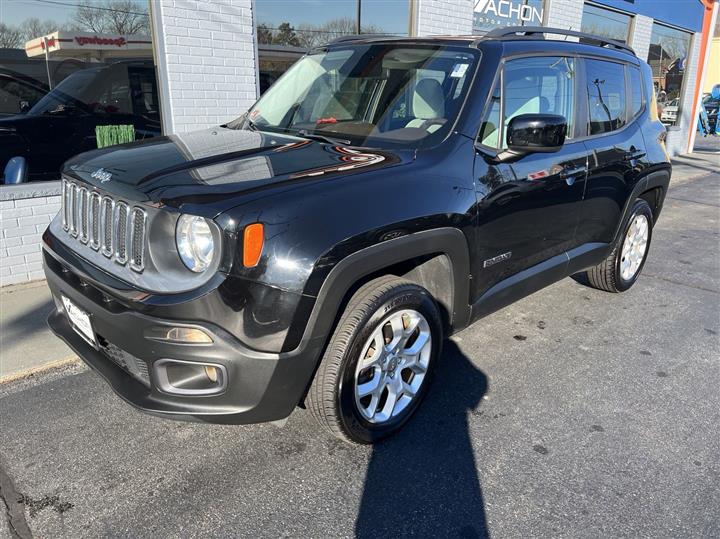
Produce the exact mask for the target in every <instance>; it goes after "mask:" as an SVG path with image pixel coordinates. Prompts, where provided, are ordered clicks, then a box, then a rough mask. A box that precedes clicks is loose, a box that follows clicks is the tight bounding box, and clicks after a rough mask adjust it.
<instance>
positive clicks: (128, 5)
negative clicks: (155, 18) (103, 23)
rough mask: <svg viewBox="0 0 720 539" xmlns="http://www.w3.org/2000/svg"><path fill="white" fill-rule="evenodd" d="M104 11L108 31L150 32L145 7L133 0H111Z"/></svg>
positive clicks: (118, 32)
mask: <svg viewBox="0 0 720 539" xmlns="http://www.w3.org/2000/svg"><path fill="white" fill-rule="evenodd" d="M108 7H109V8H110V9H111V11H106V17H107V25H108V30H109V31H110V32H114V33H116V34H148V33H149V32H150V28H149V19H148V10H147V7H145V6H141V5H140V4H138V3H137V2H135V0H111V1H110V2H108Z"/></svg>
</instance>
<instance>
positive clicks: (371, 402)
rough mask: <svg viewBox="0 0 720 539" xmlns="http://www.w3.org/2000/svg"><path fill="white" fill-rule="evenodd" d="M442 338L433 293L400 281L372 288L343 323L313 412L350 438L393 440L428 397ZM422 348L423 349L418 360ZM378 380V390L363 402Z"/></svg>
mask: <svg viewBox="0 0 720 539" xmlns="http://www.w3.org/2000/svg"><path fill="white" fill-rule="evenodd" d="M406 323H407V326H406ZM393 327H394V328H396V329H395V330H393ZM411 329H412V332H411V331H410V330H411ZM398 335H399V336H400V337H398ZM406 336H407V337H406ZM428 336H429V340H426V339H427V337H428ZM421 337H422V338H421ZM388 338H389V343H388ZM442 340H443V329H442V324H441V320H440V312H439V310H438V307H437V304H436V303H435V300H434V299H433V297H432V296H431V295H430V293H429V292H428V291H427V290H425V289H424V288H422V287H421V286H418V285H416V284H414V283H411V282H409V281H406V280H403V279H399V278H397V277H394V276H386V277H380V278H378V279H376V280H373V281H371V282H369V283H367V284H365V285H364V286H362V287H361V288H360V289H359V290H358V291H357V292H356V293H355V294H354V295H353V297H352V298H351V299H350V302H349V303H348V305H347V308H346V309H345V311H344V312H343V314H342V317H341V318H340V321H339V323H338V326H337V329H336V330H335V332H334V334H333V336H332V339H331V340H330V343H329V345H328V347H327V350H326V351H325V354H324V356H323V358H322V361H321V362H320V366H319V367H318V371H317V373H316V375H315V378H314V380H313V382H312V384H311V386H310V390H309V392H308V395H307V399H306V405H307V408H308V409H309V410H310V412H311V413H312V415H313V417H314V418H315V419H316V421H317V422H318V423H319V424H320V425H321V426H322V427H323V428H324V429H325V430H327V431H328V432H329V433H330V434H332V435H333V436H335V437H337V438H339V439H341V440H343V441H346V442H350V443H359V444H371V443H374V442H377V441H379V440H381V439H383V438H386V437H387V436H390V435H391V434H393V433H395V432H397V431H398V430H399V429H400V428H402V427H403V425H405V423H406V422H407V421H408V420H409V419H410V417H412V415H413V414H414V413H415V411H416V410H417V408H418V406H419V405H420V403H421V402H422V399H423V398H424V397H425V395H426V393H427V391H428V388H429V386H430V382H431V381H432V376H433V373H434V370H435V364H436V363H437V359H438V356H439V355H440V351H441V347H442ZM393 343H395V344H394V345H393ZM423 343H425V344H423ZM416 348H417V349H419V350H421V351H420V352H418V353H417V354H416V355H412V354H411V352H415V349H416ZM406 352H407V353H406ZM361 356H362V358H363V360H362V363H361V365H360V366H358V363H359V362H360V360H361ZM374 358H376V359H374ZM413 358H414V359H413ZM366 365H367V367H365V366H366ZM423 370H424V371H423ZM375 382H377V385H378V388H379V389H377V390H376V391H373V392H372V393H371V394H369V395H364V396H362V397H361V396H360V394H361V393H363V392H364V391H365V390H366V388H368V387H373V386H374V384H375ZM383 384H385V385H383ZM380 386H382V388H380ZM398 388H401V389H400V390H398ZM391 392H392V393H393V394H394V395H395V397H393V396H391ZM413 393H414V395H413ZM398 395H399V396H398ZM393 403H394V405H393ZM373 410H375V411H373ZM371 416H372V417H371Z"/></svg>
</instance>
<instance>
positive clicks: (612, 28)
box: [581, 4, 632, 43]
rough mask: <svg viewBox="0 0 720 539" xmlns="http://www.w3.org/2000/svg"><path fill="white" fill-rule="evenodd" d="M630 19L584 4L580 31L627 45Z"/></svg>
mask: <svg viewBox="0 0 720 539" xmlns="http://www.w3.org/2000/svg"><path fill="white" fill-rule="evenodd" d="M631 22H632V17H631V16H630V15H627V14H625V13H620V12H618V11H613V10H610V9H604V8H601V7H599V6H595V5H593V4H585V6H584V7H583V16H582V23H581V29H582V31H583V32H587V33H588V34H593V35H596V36H600V37H605V38H609V39H615V40H616V41H620V42H622V43H627V41H628V35H629V34H630V26H631Z"/></svg>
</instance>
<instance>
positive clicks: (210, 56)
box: [151, 0, 258, 134]
mask: <svg viewBox="0 0 720 539" xmlns="http://www.w3.org/2000/svg"><path fill="white" fill-rule="evenodd" d="M252 7H253V0H222V1H221V0H153V1H152V2H151V20H152V25H153V41H154V46H155V61H156V64H157V71H158V78H159V80H158V90H159V92H160V101H161V102H160V105H161V110H162V114H163V130H164V132H165V133H166V134H170V133H179V132H184V131H191V130H196V129H202V128H205V127H210V126H213V125H218V124H222V123H225V122H228V121H230V120H232V119H233V118H237V117H238V116H240V115H241V114H242V113H243V112H245V111H246V110H247V109H248V108H249V107H250V106H251V105H252V104H253V102H254V101H255V100H256V98H257V95H258V89H257V48H256V39H255V25H254V23H253V9H252Z"/></svg>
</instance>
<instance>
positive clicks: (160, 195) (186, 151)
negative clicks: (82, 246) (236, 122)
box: [63, 127, 414, 216]
mask: <svg viewBox="0 0 720 539" xmlns="http://www.w3.org/2000/svg"><path fill="white" fill-rule="evenodd" d="M413 153H414V152H411V151H407V150H405V151H400V152H388V151H379V150H368V149H358V148H352V147H345V146H340V145H334V144H327V143H324V142H316V141H311V140H308V139H304V138H299V137H294V136H289V135H282V134H276V133H262V132H256V131H245V130H234V129H227V128H224V127H216V128H212V129H207V130H204V131H196V132H192V133H185V134H180V135H172V136H167V137H157V138H153V139H150V140H147V141H141V142H135V143H131V144H123V145H119V146H113V147H110V148H106V149H103V150H95V151H91V152H87V153H84V154H80V155H78V156H77V157H74V158H73V159H71V160H70V161H68V162H67V163H66V164H65V168H64V170H63V173H64V174H65V175H67V176H71V177H75V178H78V179H80V180H82V181H84V182H86V183H89V184H91V185H94V186H96V187H97V188H98V189H102V190H104V191H108V192H111V193H114V194H116V195H118V196H120V197H124V198H127V199H130V200H135V201H140V202H150V203H154V204H157V205H169V206H173V207H177V208H180V207H181V206H183V205H184V204H191V205H192V206H193V208H195V207H196V206H207V209H206V211H199V212H198V213H200V214H203V215H206V216H207V215H209V212H212V213H214V214H217V213H220V212H222V211H224V210H225V209H228V208H230V207H233V206H234V205H237V204H238V201H237V198H238V197H240V196H244V195H246V194H247V193H248V192H251V191H257V190H262V189H266V188H268V187H271V186H278V185H282V184H289V183H297V182H300V181H311V180H318V179H324V178H330V177H338V176H348V175H350V174H355V173H357V172H364V171H369V170H375V169H378V168H383V167H387V166H392V165H397V164H400V163H403V162H409V161H411V160H412V158H413Z"/></svg>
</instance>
